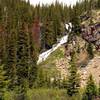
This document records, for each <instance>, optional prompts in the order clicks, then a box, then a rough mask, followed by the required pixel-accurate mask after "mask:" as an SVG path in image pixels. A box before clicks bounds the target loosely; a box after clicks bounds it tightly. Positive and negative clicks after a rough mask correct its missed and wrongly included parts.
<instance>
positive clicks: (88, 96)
mask: <svg viewBox="0 0 100 100" xmlns="http://www.w3.org/2000/svg"><path fill="white" fill-rule="evenodd" d="M96 95H97V87H96V84H95V83H94V80H93V77H92V75H90V76H89V78H88V81H87V85H86V89H85V93H84V95H83V100H93V98H94V97H95V96H96Z"/></svg>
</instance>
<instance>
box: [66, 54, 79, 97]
mask: <svg viewBox="0 0 100 100" xmlns="http://www.w3.org/2000/svg"><path fill="white" fill-rule="evenodd" d="M75 59H76V58H75V53H73V54H72V56H71V62H70V64H71V66H70V68H69V77H68V82H67V94H68V95H69V96H73V95H75V94H77V93H78V92H79V87H80V78H79V74H78V73H77V66H76V62H75Z"/></svg>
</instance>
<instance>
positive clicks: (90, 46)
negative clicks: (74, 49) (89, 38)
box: [87, 43, 94, 59]
mask: <svg viewBox="0 0 100 100" xmlns="http://www.w3.org/2000/svg"><path fill="white" fill-rule="evenodd" d="M87 52H88V54H89V58H90V59H92V58H93V57H94V54H93V46H92V44H91V43H89V44H88V46H87Z"/></svg>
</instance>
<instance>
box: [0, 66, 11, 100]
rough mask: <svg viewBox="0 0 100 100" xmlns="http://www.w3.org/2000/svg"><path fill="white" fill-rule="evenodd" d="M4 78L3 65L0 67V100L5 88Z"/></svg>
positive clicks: (6, 82) (6, 81)
mask: <svg viewBox="0 0 100 100" xmlns="http://www.w3.org/2000/svg"><path fill="white" fill-rule="evenodd" d="M6 79H7V77H6V76H5V71H4V65H2V66H0V100H3V94H4V92H5V90H6V88H7V84H8V82H9V81H8V80H6Z"/></svg>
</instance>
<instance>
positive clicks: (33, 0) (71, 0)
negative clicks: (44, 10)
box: [30, 0, 79, 5]
mask: <svg viewBox="0 0 100 100" xmlns="http://www.w3.org/2000/svg"><path fill="white" fill-rule="evenodd" d="M55 1H56V0H30V3H31V4H33V5H36V4H38V3H40V4H42V3H43V4H51V3H54V2H55ZM57 1H59V2H62V3H64V4H67V5H70V4H71V5H73V4H75V3H76V1H79V0H57Z"/></svg>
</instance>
